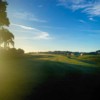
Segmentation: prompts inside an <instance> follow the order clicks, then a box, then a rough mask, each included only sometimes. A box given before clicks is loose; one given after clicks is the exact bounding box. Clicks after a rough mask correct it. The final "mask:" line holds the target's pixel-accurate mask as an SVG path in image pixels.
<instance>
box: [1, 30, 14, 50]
mask: <svg viewBox="0 0 100 100" xmlns="http://www.w3.org/2000/svg"><path fill="white" fill-rule="evenodd" d="M0 37H1V38H0V40H1V42H0V43H1V44H2V43H4V48H7V47H8V46H9V43H11V44H13V43H12V42H13V39H14V35H13V34H12V33H11V32H10V31H9V30H8V29H5V28H2V29H1V31H0ZM13 45H14V44H13Z"/></svg>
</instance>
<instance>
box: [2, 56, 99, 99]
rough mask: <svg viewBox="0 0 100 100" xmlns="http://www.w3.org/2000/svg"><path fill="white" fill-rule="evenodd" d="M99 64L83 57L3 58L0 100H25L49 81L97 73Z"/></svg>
mask: <svg viewBox="0 0 100 100" xmlns="http://www.w3.org/2000/svg"><path fill="white" fill-rule="evenodd" d="M99 67H100V66H98V64H96V63H95V62H94V63H93V61H88V60H87V62H86V61H83V60H82V58H68V57H66V56H63V55H46V54H42V55H26V56H25V57H21V58H14V59H0V100H28V99H25V98H26V97H28V96H29V95H30V94H31V93H34V91H35V90H36V88H37V87H38V86H40V85H41V84H42V83H43V82H45V81H46V80H48V79H54V80H55V79H61V78H63V77H65V76H68V75H70V74H74V73H76V74H81V75H83V74H86V75H89V74H97V73H99V70H100V69H99Z"/></svg>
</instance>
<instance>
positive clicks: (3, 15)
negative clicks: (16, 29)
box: [0, 0, 10, 26]
mask: <svg viewBox="0 0 100 100" xmlns="http://www.w3.org/2000/svg"><path fill="white" fill-rule="evenodd" d="M7 5H8V3H7V2H6V1H4V0H0V26H9V24H10V22H9V19H8V17H7V12H6V8H7Z"/></svg>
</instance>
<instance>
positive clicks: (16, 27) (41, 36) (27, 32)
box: [10, 23, 52, 40]
mask: <svg viewBox="0 0 100 100" xmlns="http://www.w3.org/2000/svg"><path fill="white" fill-rule="evenodd" d="M10 30H11V31H12V32H13V33H15V34H16V39H34V40H49V39H52V37H51V36H50V34H49V33H48V32H44V31H41V30H39V29H36V28H33V27H29V26H24V25H20V24H13V23H12V24H11V26H10ZM19 33H20V34H19Z"/></svg>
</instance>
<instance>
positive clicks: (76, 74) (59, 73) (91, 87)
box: [24, 60, 100, 100]
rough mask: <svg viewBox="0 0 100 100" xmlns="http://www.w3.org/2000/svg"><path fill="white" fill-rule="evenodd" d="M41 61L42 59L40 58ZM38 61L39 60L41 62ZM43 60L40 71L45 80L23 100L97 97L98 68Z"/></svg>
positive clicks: (99, 84)
mask: <svg viewBox="0 0 100 100" xmlns="http://www.w3.org/2000/svg"><path fill="white" fill-rule="evenodd" d="M41 61H42V60H41ZM41 61H39V62H41ZM80 67H82V66H79V65H77V66H76V65H73V64H66V63H61V62H55V61H45V63H44V65H43V66H42V72H43V73H44V75H45V80H44V81H43V83H42V84H40V85H38V87H36V88H35V89H34V90H35V92H33V91H31V92H30V94H29V95H27V96H25V98H24V100H51V99H55V100H74V99H76V100H77V99H78V100H91V99H95V98H98V99H100V97H99V95H98V91H99V90H100V74H99V72H100V69H99V68H93V67H91V68H90V67H86V66H85V67H84V66H83V69H84V70H83V69H82V68H80Z"/></svg>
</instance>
